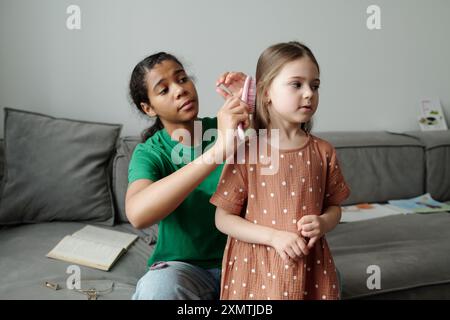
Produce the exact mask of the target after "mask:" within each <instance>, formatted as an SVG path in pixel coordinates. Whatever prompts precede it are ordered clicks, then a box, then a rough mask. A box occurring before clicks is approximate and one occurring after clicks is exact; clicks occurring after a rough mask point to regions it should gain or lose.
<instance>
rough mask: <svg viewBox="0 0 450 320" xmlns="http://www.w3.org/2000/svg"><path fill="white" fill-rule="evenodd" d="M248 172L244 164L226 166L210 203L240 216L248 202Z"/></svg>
mask: <svg viewBox="0 0 450 320" xmlns="http://www.w3.org/2000/svg"><path fill="white" fill-rule="evenodd" d="M247 190H248V189H247V170H246V167H245V165H244V164H225V165H224V167H223V170H222V175H221V177H220V179H219V182H218V184H217V189H216V191H215V193H214V194H213V195H212V197H211V199H210V202H211V203H212V204H213V205H215V206H216V207H219V208H222V209H224V210H226V211H228V212H230V213H233V214H236V215H239V214H240V213H241V212H242V209H243V207H244V206H245V203H246V200H247Z"/></svg>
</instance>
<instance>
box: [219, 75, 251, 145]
mask: <svg viewBox="0 0 450 320" xmlns="http://www.w3.org/2000/svg"><path fill="white" fill-rule="evenodd" d="M219 87H220V88H221V89H222V90H223V91H225V92H226V93H227V94H229V95H230V96H232V95H233V94H232V93H231V91H230V90H229V89H228V88H227V87H226V86H225V85H223V84H221V85H219ZM241 100H242V101H244V102H245V103H247V104H248V106H249V107H250V110H249V120H250V123H251V122H252V121H253V113H254V112H255V100H256V83H255V80H254V79H253V78H252V77H251V76H247V78H245V82H244V86H243V87H242V96H241ZM237 130H238V136H239V139H241V140H244V139H245V132H244V128H243V127H242V123H239V125H238V129H237Z"/></svg>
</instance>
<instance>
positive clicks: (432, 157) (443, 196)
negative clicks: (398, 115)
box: [405, 130, 450, 201]
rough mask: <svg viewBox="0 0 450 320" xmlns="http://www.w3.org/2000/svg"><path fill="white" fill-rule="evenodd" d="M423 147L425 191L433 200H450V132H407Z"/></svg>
mask: <svg viewBox="0 0 450 320" xmlns="http://www.w3.org/2000/svg"><path fill="white" fill-rule="evenodd" d="M405 134H408V135H410V136H413V137H416V138H418V139H420V141H421V142H422V143H423V144H424V145H425V150H426V151H425V159H426V167H427V170H426V189H427V192H429V193H430V194H431V196H432V197H433V199H435V200H438V201H448V200H450V166H449V165H448V164H449V163H450V130H446V131H423V132H422V131H408V132H405Z"/></svg>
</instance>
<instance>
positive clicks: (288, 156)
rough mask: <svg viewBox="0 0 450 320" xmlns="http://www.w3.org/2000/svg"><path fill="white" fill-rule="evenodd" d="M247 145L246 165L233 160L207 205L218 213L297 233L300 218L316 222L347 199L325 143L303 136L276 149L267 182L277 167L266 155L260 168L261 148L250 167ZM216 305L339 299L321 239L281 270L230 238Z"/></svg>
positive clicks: (264, 252)
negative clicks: (298, 141) (290, 145)
mask: <svg viewBox="0 0 450 320" xmlns="http://www.w3.org/2000/svg"><path fill="white" fill-rule="evenodd" d="M245 145H246V146H245V148H246V152H245V163H244V161H242V159H244V158H243V157H242V158H241V161H240V163H239V161H238V160H237V158H236V159H235V160H236V161H235V162H234V163H226V164H225V165H224V168H223V171H222V176H221V178H220V180H219V183H218V186H217V190H216V192H215V193H214V194H213V196H212V197H211V200H210V202H211V203H212V204H214V205H215V206H217V207H220V208H223V209H224V210H227V211H229V212H231V213H233V214H236V215H241V216H242V217H244V218H245V219H247V220H248V221H251V222H252V223H255V224H260V225H264V226H268V227H271V228H276V229H280V230H285V231H291V232H297V221H298V220H299V219H300V218H301V217H303V216H304V215H320V214H321V213H322V212H324V210H325V209H326V208H327V207H328V206H331V205H335V206H339V205H340V204H341V202H342V201H344V200H345V199H346V198H347V197H348V196H349V194H350V190H349V188H348V186H347V184H346V183H345V180H344V177H343V175H342V173H341V170H340V167H339V163H338V159H337V158H336V152H335V149H334V147H333V146H332V145H331V144H330V143H328V142H327V141H325V140H323V139H320V138H318V137H316V136H313V135H312V134H309V133H308V134H307V139H306V142H305V143H304V144H303V146H301V147H299V148H296V149H291V150H279V152H278V160H279V161H278V170H276V173H275V174H272V175H267V174H266V175H262V174H261V170H262V169H263V168H265V170H266V172H267V168H268V166H269V165H271V164H274V163H275V162H274V161H273V160H272V162H270V163H268V162H267V159H269V158H270V155H269V151H268V150H270V148H269V147H267V150H266V151H268V152H267V153H266V157H267V155H269V157H267V159H266V161H265V162H264V161H262V160H263V159H264V157H265V156H264V154H265V153H264V152H261V151H262V150H263V149H261V148H259V147H258V148H259V149H258V153H257V155H258V156H259V158H260V159H258V161H249V160H250V159H249V155H248V148H249V144H248V142H247V143H246V144H245ZM272 150H274V149H272ZM271 154H274V153H271ZM272 159H273V158H272ZM263 162H264V163H263ZM272 169H273V167H272ZM220 298H221V299H224V300H229V299H239V300H248V299H258V300H263V299H264V300H266V299H273V300H281V299H289V300H298V299H339V298H340V297H339V283H338V279H337V275H336V268H335V265H334V262H333V258H332V256H331V253H330V249H329V247H328V244H327V241H326V239H325V236H324V237H322V238H321V239H320V240H319V241H317V242H316V244H315V246H314V248H313V249H312V250H310V254H309V255H308V256H306V257H304V258H303V259H300V260H299V261H298V262H296V263H295V264H294V265H293V266H289V265H286V264H285V263H284V262H283V260H282V259H281V257H280V256H279V255H278V253H277V252H276V250H275V249H274V248H272V247H269V246H265V245H260V244H252V243H247V242H243V241H239V240H237V239H234V238H232V237H228V240H227V244H226V247H225V251H224V257H223V261H222V280H221V292H220Z"/></svg>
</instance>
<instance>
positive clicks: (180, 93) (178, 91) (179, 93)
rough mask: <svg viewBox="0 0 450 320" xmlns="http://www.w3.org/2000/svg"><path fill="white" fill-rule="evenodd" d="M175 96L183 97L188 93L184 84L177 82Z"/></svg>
mask: <svg viewBox="0 0 450 320" xmlns="http://www.w3.org/2000/svg"><path fill="white" fill-rule="evenodd" d="M175 86H176V87H175V91H174V92H175V97H176V98H179V97H182V96H183V95H184V94H185V93H186V89H185V88H184V87H183V86H182V85H179V84H175Z"/></svg>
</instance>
